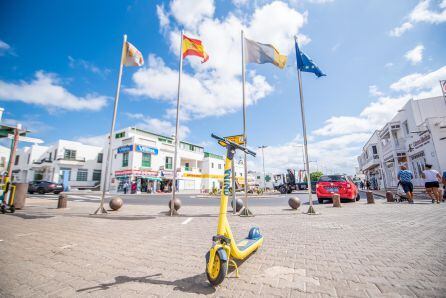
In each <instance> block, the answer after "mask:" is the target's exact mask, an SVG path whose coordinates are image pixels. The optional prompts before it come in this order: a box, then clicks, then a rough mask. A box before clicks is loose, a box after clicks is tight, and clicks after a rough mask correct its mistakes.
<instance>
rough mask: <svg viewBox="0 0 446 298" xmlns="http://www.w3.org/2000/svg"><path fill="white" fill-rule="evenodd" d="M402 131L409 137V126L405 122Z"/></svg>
mask: <svg viewBox="0 0 446 298" xmlns="http://www.w3.org/2000/svg"><path fill="white" fill-rule="evenodd" d="M403 126H404V131H405V132H406V135H409V125H408V124H407V120H406V121H404V122H403Z"/></svg>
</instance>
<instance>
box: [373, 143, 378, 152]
mask: <svg viewBox="0 0 446 298" xmlns="http://www.w3.org/2000/svg"><path fill="white" fill-rule="evenodd" d="M372 152H373V154H378V149H377V148H376V146H375V145H373V146H372Z"/></svg>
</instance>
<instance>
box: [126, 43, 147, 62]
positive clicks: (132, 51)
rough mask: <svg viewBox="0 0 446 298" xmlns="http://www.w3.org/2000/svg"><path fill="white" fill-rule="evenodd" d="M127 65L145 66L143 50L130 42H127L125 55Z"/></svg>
mask: <svg viewBox="0 0 446 298" xmlns="http://www.w3.org/2000/svg"><path fill="white" fill-rule="evenodd" d="M124 65H125V66H143V65H144V59H143V57H142V54H141V52H140V51H139V50H138V49H137V48H136V47H135V46H134V45H132V44H131V43H130V42H126V51H125V57H124Z"/></svg>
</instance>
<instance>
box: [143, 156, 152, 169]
mask: <svg viewBox="0 0 446 298" xmlns="http://www.w3.org/2000/svg"><path fill="white" fill-rule="evenodd" d="M151 163H152V156H151V155H150V153H143V154H142V162H141V166H142V167H145V168H150V167H151Z"/></svg>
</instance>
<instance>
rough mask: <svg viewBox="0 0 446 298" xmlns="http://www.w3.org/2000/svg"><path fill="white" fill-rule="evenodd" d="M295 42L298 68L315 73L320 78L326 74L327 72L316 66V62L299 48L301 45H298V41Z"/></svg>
mask: <svg viewBox="0 0 446 298" xmlns="http://www.w3.org/2000/svg"><path fill="white" fill-rule="evenodd" d="M294 44H295V46H296V63H297V68H298V69H299V70H300V71H305V72H312V73H314V74H315V75H316V76H317V77H318V78H319V77H322V76H326V74H324V73H323V72H322V71H321V70H320V69H319V67H317V66H316V64H314V62H313V60H311V58H310V57H308V56H307V55H305V53H304V52H301V51H300V50H299V46H298V45H297V41H296V40H295V41H294Z"/></svg>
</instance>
